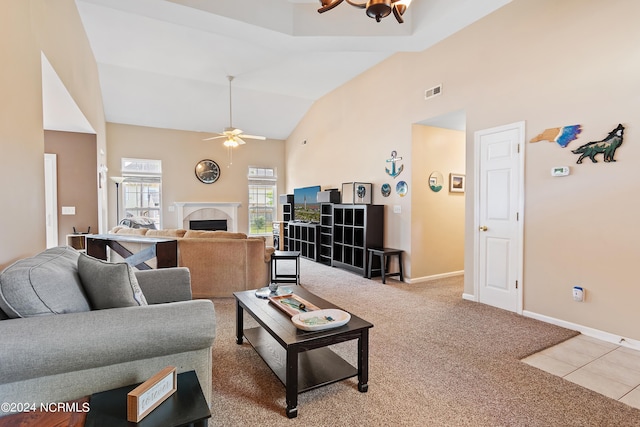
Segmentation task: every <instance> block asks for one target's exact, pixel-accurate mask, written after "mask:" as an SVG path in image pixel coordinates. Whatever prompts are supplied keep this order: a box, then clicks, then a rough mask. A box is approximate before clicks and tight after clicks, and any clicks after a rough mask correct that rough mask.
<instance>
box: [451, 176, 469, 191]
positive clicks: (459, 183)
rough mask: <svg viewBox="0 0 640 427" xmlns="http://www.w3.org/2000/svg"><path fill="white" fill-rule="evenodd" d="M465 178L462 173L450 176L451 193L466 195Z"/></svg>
mask: <svg viewBox="0 0 640 427" xmlns="http://www.w3.org/2000/svg"><path fill="white" fill-rule="evenodd" d="M464 186H465V177H464V174H461V173H450V174H449V192H450V193H464Z"/></svg>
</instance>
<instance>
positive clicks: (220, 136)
mask: <svg viewBox="0 0 640 427" xmlns="http://www.w3.org/2000/svg"><path fill="white" fill-rule="evenodd" d="M220 138H226V136H225V135H218V136H212V137H211V138H205V139H203V141H211V140H213V139H220Z"/></svg>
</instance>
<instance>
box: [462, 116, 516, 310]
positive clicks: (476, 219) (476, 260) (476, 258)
mask: <svg viewBox="0 0 640 427" xmlns="http://www.w3.org/2000/svg"><path fill="white" fill-rule="evenodd" d="M507 130H516V131H518V135H519V137H518V144H519V154H520V156H519V163H520V164H519V169H520V171H519V176H518V183H519V184H518V203H517V204H518V227H517V230H518V231H517V239H518V242H517V259H516V261H515V263H516V264H517V265H515V268H516V269H517V274H516V277H517V279H516V280H517V281H518V287H517V307H516V313H518V314H522V312H523V308H524V307H523V300H524V292H523V290H524V277H523V271H524V219H525V216H524V199H525V192H524V188H525V187H524V178H525V173H524V172H525V170H524V166H525V154H526V150H525V122H524V121H520V122H515V123H510V124H507V125H502V126H496V127H493V128H489V129H482V130H479V131H476V132H474V140H473V142H474V153H473V157H474V174H473V175H474V177H473V178H474V179H473V191H474V193H473V194H474V202H473V248H474V251H473V292H474V295H475V300H476V301H477V302H480V268H479V267H480V235H479V233H478V230H479V227H480V198H479V195H480V165H481V161H482V159H481V156H480V137H481V136H482V135H486V134H491V133H498V132H504V131H507Z"/></svg>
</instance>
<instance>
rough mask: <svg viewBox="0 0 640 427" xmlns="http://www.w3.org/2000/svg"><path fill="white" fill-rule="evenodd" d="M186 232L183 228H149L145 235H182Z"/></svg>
mask: <svg viewBox="0 0 640 427" xmlns="http://www.w3.org/2000/svg"><path fill="white" fill-rule="evenodd" d="M186 232H187V230H185V229H184V228H166V229H163V230H149V231H147V234H145V236H147V237H184V234H185V233H186Z"/></svg>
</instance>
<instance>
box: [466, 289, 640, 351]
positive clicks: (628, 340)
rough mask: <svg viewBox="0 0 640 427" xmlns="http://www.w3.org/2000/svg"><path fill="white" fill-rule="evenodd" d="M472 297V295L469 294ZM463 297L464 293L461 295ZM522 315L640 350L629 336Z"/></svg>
mask: <svg viewBox="0 0 640 427" xmlns="http://www.w3.org/2000/svg"><path fill="white" fill-rule="evenodd" d="M471 297H473V296H471ZM463 298H464V295H463ZM522 315H523V316H526V317H531V318H532V319H536V320H541V321H543V322H546V323H551V324H553V325H557V326H562V327H563V328H567V329H571V330H573V331H578V332H580V333H581V334H583V335H586V336H589V337H593V338H597V339H599V340H602V341H606V342H610V343H612V344H616V345H619V346H623V347H628V348H632V349H634V350H640V341H638V340H634V339H631V338H626V337H621V336H620V335H615V334H612V333H609V332H604V331H601V330H599V329H593V328H590V327H588V326H583V325H579V324H577V323H572V322H567V321H566V320H561V319H556V318H555V317H550V316H545V315H544V314H538V313H534V312H531V311H527V310H525V311H523V312H522Z"/></svg>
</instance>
